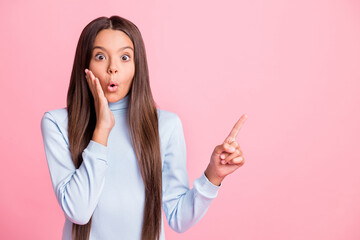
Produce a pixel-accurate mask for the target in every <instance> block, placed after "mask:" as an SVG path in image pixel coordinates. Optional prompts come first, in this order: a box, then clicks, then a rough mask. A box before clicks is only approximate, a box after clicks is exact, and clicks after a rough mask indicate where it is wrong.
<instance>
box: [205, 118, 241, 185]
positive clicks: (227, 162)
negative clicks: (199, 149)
mask: <svg viewBox="0 0 360 240" xmlns="http://www.w3.org/2000/svg"><path fill="white" fill-rule="evenodd" d="M247 118H248V116H247V115H245V114H244V115H242V116H241V117H240V119H239V120H238V121H237V123H236V124H235V126H234V127H233V129H232V130H231V132H230V134H229V135H228V136H227V137H226V139H225V141H224V142H223V143H222V144H220V145H217V146H216V147H215V149H214V151H213V153H212V155H211V158H210V163H209V165H208V167H207V169H206V171H205V175H206V177H207V178H208V179H209V181H210V182H212V183H213V184H215V185H218V186H219V185H220V183H221V181H222V180H223V179H224V178H225V177H226V176H227V175H229V174H230V173H232V172H234V171H235V170H236V169H238V168H239V167H241V166H242V165H243V164H244V162H245V159H244V156H243V152H242V151H241V149H240V146H239V144H238V143H237V141H236V136H237V134H238V133H239V131H240V129H241V127H242V126H243V124H244V123H245V121H246V119H247Z"/></svg>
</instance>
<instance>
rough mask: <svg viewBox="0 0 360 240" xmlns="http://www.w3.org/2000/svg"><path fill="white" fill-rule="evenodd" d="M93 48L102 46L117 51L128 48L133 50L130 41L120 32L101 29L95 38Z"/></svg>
mask: <svg viewBox="0 0 360 240" xmlns="http://www.w3.org/2000/svg"><path fill="white" fill-rule="evenodd" d="M94 46H102V47H105V48H106V49H114V50H117V49H119V48H121V47H125V46H130V47H132V48H134V45H133V43H132V41H131V39H130V38H129V37H128V35H126V33H124V32H123V31H120V30H113V29H103V30H101V31H100V32H98V34H97V35H96V37H95V41H94Z"/></svg>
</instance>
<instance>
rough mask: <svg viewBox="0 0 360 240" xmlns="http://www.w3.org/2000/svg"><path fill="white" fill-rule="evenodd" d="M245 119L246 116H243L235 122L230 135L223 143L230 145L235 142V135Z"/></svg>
mask: <svg viewBox="0 0 360 240" xmlns="http://www.w3.org/2000/svg"><path fill="white" fill-rule="evenodd" d="M247 118H248V116H247V115H246V114H243V115H242V116H241V117H240V119H239V120H238V121H237V122H236V124H235V126H234V127H233V129H232V130H231V132H230V134H229V135H228V136H227V138H226V139H225V141H224V142H227V143H232V142H233V141H235V138H236V136H237V134H238V133H239V131H240V129H241V127H242V125H244V123H245V121H246V119H247Z"/></svg>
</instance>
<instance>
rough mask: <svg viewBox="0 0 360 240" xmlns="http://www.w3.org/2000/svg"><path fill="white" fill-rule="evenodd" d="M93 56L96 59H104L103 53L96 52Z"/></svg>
mask: <svg viewBox="0 0 360 240" xmlns="http://www.w3.org/2000/svg"><path fill="white" fill-rule="evenodd" d="M99 57H100V59H99ZM95 58H96V59H97V60H103V59H105V56H104V55H103V54H96V55H95Z"/></svg>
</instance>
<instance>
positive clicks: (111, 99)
mask: <svg viewBox="0 0 360 240" xmlns="http://www.w3.org/2000/svg"><path fill="white" fill-rule="evenodd" d="M122 98H123V97H121V96H119V95H113V96H106V100H107V101H108V102H109V103H114V102H117V101H119V100H120V99H122Z"/></svg>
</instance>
